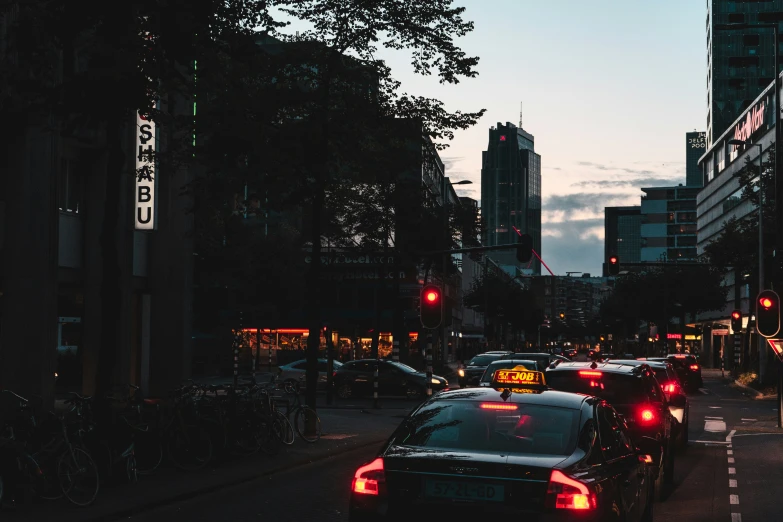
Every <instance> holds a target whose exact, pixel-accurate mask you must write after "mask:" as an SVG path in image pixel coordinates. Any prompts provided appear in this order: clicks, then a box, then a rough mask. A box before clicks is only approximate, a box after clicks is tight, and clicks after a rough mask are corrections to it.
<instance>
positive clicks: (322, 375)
mask: <svg viewBox="0 0 783 522" xmlns="http://www.w3.org/2000/svg"><path fill="white" fill-rule="evenodd" d="M332 363H333V364H334V370H333V371H336V370H337V369H338V368H339V367H340V366H342V365H343V363H341V362H340V361H332ZM327 368H328V361H327V360H326V359H318V389H319V390H324V389H326V370H327ZM306 370H307V360H305V359H300V360H298V361H294V362H292V363H288V364H284V365H282V366H280V367H278V380H279V381H281V382H284V383H292V384H294V383H296V384H299V385H301V386H303V385H304V378H305V373H306Z"/></svg>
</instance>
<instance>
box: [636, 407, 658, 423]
mask: <svg viewBox="0 0 783 522" xmlns="http://www.w3.org/2000/svg"><path fill="white" fill-rule="evenodd" d="M639 418H641V419H642V422H652V421H654V420H655V412H653V411H652V410H650V409H647V408H645V409H643V410H642V411H641V413H640V414H639Z"/></svg>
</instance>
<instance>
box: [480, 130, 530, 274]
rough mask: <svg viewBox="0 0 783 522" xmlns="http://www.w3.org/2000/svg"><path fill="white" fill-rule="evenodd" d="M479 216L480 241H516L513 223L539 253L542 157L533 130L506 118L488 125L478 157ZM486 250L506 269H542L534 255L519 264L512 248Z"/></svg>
mask: <svg viewBox="0 0 783 522" xmlns="http://www.w3.org/2000/svg"><path fill="white" fill-rule="evenodd" d="M481 215H482V218H483V220H484V238H483V240H484V241H483V242H484V245H485V246H493V245H503V244H509V243H516V242H517V237H518V235H517V233H516V231H515V230H514V227H516V228H517V229H518V230H519V231H520V232H521V233H523V234H530V235H531V236H532V237H533V248H534V249H535V251H536V252H537V253H538V254H539V255H541V156H540V155H538V154H536V152H535V149H534V138H533V135H532V134H530V133H528V132H526V131H525V130H524V129H521V128H518V127H517V126H515V125H513V124H511V123H506V124H505V125H503V124H501V123H498V124H497V127H492V128H490V129H489V145H488V146H487V150H485V151H484V152H483V153H482V162H481ZM488 255H489V257H490V258H492V259H495V260H496V261H497V262H498V264H499V265H501V266H504V267H507V268H506V270H508V271H509V272H511V271H516V269H527V268H529V269H530V270H532V273H533V274H541V264H540V263H539V261H538V259H536V258H535V256H534V257H533V259H532V260H531V262H530V264H525V265H524V266H523V265H522V264H521V263H519V262H518V261H517V259H516V252H515V251H514V250H513V249H509V250H499V251H493V252H490V253H489V254H488ZM515 275H516V274H515Z"/></svg>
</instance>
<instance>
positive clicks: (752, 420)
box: [742, 419, 758, 422]
mask: <svg viewBox="0 0 783 522" xmlns="http://www.w3.org/2000/svg"><path fill="white" fill-rule="evenodd" d="M757 420H758V419H742V421H744V422H756V421H757Z"/></svg>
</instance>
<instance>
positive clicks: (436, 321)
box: [419, 285, 443, 330]
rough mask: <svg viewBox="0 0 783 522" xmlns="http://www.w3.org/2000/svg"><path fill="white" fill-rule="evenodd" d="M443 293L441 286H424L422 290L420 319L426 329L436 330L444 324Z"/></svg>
mask: <svg viewBox="0 0 783 522" xmlns="http://www.w3.org/2000/svg"><path fill="white" fill-rule="evenodd" d="M442 301H443V291H442V290H441V288H440V287H439V286H435V285H424V288H422V289H421V303H420V305H419V318H420V319H421V325H422V326H423V327H424V328H429V329H431V330H434V329H436V328H438V327H439V326H440V325H441V323H442V322H443V307H442V304H443V303H442Z"/></svg>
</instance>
